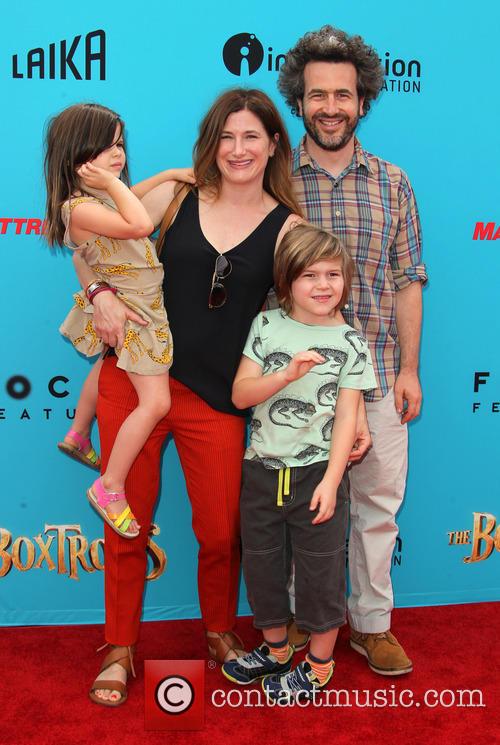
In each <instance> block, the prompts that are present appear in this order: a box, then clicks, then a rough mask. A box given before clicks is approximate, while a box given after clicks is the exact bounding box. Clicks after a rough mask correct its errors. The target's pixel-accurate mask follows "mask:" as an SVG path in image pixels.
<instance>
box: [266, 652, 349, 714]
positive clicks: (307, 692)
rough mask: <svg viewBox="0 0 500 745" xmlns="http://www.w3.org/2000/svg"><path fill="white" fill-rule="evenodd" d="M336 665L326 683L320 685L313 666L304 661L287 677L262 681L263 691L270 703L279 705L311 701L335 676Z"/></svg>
mask: <svg viewBox="0 0 500 745" xmlns="http://www.w3.org/2000/svg"><path fill="white" fill-rule="evenodd" d="M334 667H335V663H334V662H333V663H332V670H331V672H330V675H329V676H328V678H327V679H326V680H325V682H324V683H320V682H319V680H318V678H317V677H316V676H315V674H314V673H313V671H312V668H311V665H310V664H309V663H308V662H306V661H305V660H304V662H300V663H299V664H298V665H297V667H296V668H295V670H292V671H291V672H289V673H287V674H286V675H270V676H268V677H267V678H264V680H263V681H262V690H263V691H264V693H265V694H266V697H267V699H268V701H273V702H276V703H279V704H284V705H287V704H290V703H293V701H294V700H295V699H300V700H302V701H303V700H304V699H310V698H313V697H314V691H315V690H318V689H320V688H324V687H325V686H326V684H327V683H328V681H329V680H330V678H331V677H332V675H333V668H334Z"/></svg>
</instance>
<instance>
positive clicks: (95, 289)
mask: <svg viewBox="0 0 500 745" xmlns="http://www.w3.org/2000/svg"><path fill="white" fill-rule="evenodd" d="M105 290H106V291H108V290H109V292H112V293H113V294H114V295H116V287H112V286H111V285H110V284H108V282H105V281H104V280H101V279H97V280H94V282H91V283H90V284H89V285H87V287H86V288H85V295H86V296H87V300H88V301H89V303H92V301H93V299H94V298H95V296H96V295H98V294H99V292H104V291H105Z"/></svg>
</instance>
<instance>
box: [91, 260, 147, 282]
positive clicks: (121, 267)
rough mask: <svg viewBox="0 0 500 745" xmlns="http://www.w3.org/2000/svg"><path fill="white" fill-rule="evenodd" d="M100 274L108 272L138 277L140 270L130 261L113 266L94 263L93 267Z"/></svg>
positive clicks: (133, 277) (114, 274)
mask: <svg viewBox="0 0 500 745" xmlns="http://www.w3.org/2000/svg"><path fill="white" fill-rule="evenodd" d="M91 268H92V269H93V270H94V271H95V272H97V273H98V274H108V275H113V276H120V277H132V279H137V277H138V276H139V272H138V271H137V270H136V269H134V266H133V264H131V263H130V262H128V263H126V264H125V263H123V264H114V265H113V266H103V265H102V264H94V265H93V266H92V267H91Z"/></svg>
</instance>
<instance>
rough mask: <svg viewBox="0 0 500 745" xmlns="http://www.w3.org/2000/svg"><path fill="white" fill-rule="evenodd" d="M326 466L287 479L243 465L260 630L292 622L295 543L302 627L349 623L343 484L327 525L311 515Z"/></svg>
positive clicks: (246, 538)
mask: <svg viewBox="0 0 500 745" xmlns="http://www.w3.org/2000/svg"><path fill="white" fill-rule="evenodd" d="M326 467H327V461H322V462H321V463H313V464H312V465H310V466H300V467H299V468H290V469H286V470H288V471H289V473H288V476H287V477H286V478H285V476H286V474H285V469H281V471H279V470H270V469H267V468H264V466H263V465H261V464H260V463H259V462H258V461H251V460H245V461H243V480H242V491H241V503H240V507H241V538H242V543H243V571H244V575H245V582H246V585H247V590H248V600H249V603H250V606H251V608H252V611H253V613H254V625H255V626H256V628H259V629H266V628H272V627H274V626H281V625H282V624H286V623H287V622H288V620H289V619H290V604H289V597H288V591H287V585H288V581H289V561H288V560H287V555H288V552H287V551H286V547H287V543H288V540H289V541H290V543H291V549H292V555H293V560H294V562H295V618H296V621H297V625H298V626H299V628H301V629H304V630H306V631H310V632H323V631H328V630H329V629H334V628H337V627H339V626H342V625H343V624H344V623H345V605H346V603H345V595H346V580H345V575H346V571H345V564H346V555H345V550H346V530H347V519H348V496H347V493H346V492H345V490H344V489H342V488H341V487H339V489H338V491H337V506H336V508H335V513H334V515H333V517H332V518H331V519H330V520H328V521H327V522H324V523H320V524H319V525H312V523H311V521H312V520H313V518H314V515H315V514H316V513H313V512H310V510H309V504H310V502H311V499H312V495H313V492H314V489H315V488H316V486H317V485H318V484H319V482H320V481H321V479H322V478H323V476H324V473H325V471H326ZM280 473H281V476H280ZM287 482H288V483H287ZM280 484H281V485H280ZM287 486H288V488H287ZM284 492H289V493H284Z"/></svg>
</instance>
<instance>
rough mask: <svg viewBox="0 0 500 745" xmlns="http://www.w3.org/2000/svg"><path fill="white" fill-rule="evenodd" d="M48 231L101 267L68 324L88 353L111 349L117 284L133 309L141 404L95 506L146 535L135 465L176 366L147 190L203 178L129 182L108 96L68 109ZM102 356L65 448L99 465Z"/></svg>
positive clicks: (53, 162) (131, 333)
mask: <svg viewBox="0 0 500 745" xmlns="http://www.w3.org/2000/svg"><path fill="white" fill-rule="evenodd" d="M45 179H46V185H47V209H46V232H45V235H46V238H47V241H48V243H49V245H50V246H53V245H57V244H58V245H61V244H64V245H66V246H67V247H68V248H70V249H72V250H73V251H74V262H75V265H76V266H77V265H78V256H79V255H80V256H81V257H82V258H84V259H85V261H86V263H87V264H88V265H90V267H91V268H92V270H93V272H94V278H93V281H91V282H90V283H89V284H88V285H87V287H86V289H85V291H81V292H78V293H77V294H76V295H74V300H75V305H74V307H73V308H72V310H71V311H70V313H69V315H68V316H67V318H66V319H65V321H64V322H63V324H62V326H61V332H62V333H63V334H64V335H65V336H66V337H68V338H69V339H70V340H71V342H72V343H73V345H74V346H75V347H76V349H77V350H78V351H79V352H81V353H83V354H84V355H86V356H87V357H94V356H96V355H100V354H102V353H103V352H104V351H105V347H104V345H103V343H102V341H101V340H100V339H99V338H98V337H97V334H96V332H95V329H94V326H93V323H92V313H93V307H92V302H93V299H94V298H95V297H96V295H97V294H98V293H100V292H104V291H108V292H113V293H115V294H117V295H118V297H120V299H121V300H123V301H124V302H125V303H126V304H127V306H128V308H129V309H130V311H129V312H127V321H126V324H125V328H124V334H123V338H122V339H119V341H118V346H117V348H116V354H117V356H118V363H117V365H118V367H120V368H122V369H124V370H125V371H126V372H127V374H128V376H129V378H130V381H131V383H132V385H133V386H134V389H135V392H136V394H137V398H138V404H137V406H136V408H135V409H134V410H133V411H132V413H131V414H130V415H129V416H128V417H127V419H126V420H125V421H124V422H123V424H122V426H121V427H120V428H119V430H118V432H117V435H116V439H115V441H114V445H113V449H112V451H111V455H110V458H109V462H108V463H107V466H106V470H105V471H104V473H103V474H102V476H101V477H100V478H98V479H97V480H96V481H95V482H94V483H93V484H92V486H91V487H90V488H89V489H88V492H87V496H88V498H89V500H90V503H91V504H92V506H93V507H94V508H95V509H96V510H97V512H99V514H100V515H101V516H102V517H103V519H104V520H105V521H106V522H107V523H108V524H109V525H110V526H111V527H112V528H113V529H114V530H115V531H116V532H117V533H119V534H120V535H122V536H123V537H124V538H134V537H136V536H137V535H139V527H140V526H139V525H138V524H137V522H136V520H135V518H134V515H133V514H132V512H131V510H130V507H129V506H128V504H127V500H126V495H125V481H126V478H127V474H128V472H129V470H130V468H131V466H132V464H133V462H134V460H135V458H136V457H137V454H138V453H139V452H140V450H141V448H142V446H143V445H144V442H145V441H146V440H147V438H148V436H149V434H150V433H151V431H152V430H153V428H154V427H155V425H156V423H157V422H158V421H159V420H160V419H161V418H162V417H163V416H165V415H166V414H167V413H168V410H169V408H170V391H169V379H168V370H169V368H170V366H171V364H172V338H171V335H170V330H169V325H168V320H167V315H166V312H165V308H164V305H163V288H162V283H163V267H162V265H161V264H160V262H159V261H158V257H157V255H156V251H155V248H154V246H153V244H152V243H151V242H150V241H149V239H148V237H147V236H148V235H149V234H150V233H151V232H152V231H153V230H154V226H153V224H152V222H151V219H150V217H149V215H148V213H147V212H146V210H145V208H144V206H143V205H142V203H141V201H140V200H141V198H142V197H143V196H144V195H145V194H146V193H148V192H149V191H150V190H151V189H153V188H154V187H155V186H157V185H159V184H160V183H163V182H166V181H169V180H176V179H178V180H182V181H191V182H192V181H193V180H194V179H193V178H192V176H191V175H190V172H189V171H188V170H187V169H178V170H168V171H163V172H162V173H160V174H157V175H156V176H153V177H152V178H150V179H147V180H146V181H144V182H141V183H140V184H138V185H137V186H135V187H132V188H131V189H129V188H128V186H127V184H128V170H127V165H126V152H125V139H124V124H123V122H122V120H121V119H120V117H119V115H118V114H116V113H115V112H114V111H111V110H110V109H107V108H105V107H104V106H100V105H98V104H90V103H89V104H76V105H74V106H70V107H69V108H68V109H65V110H64V111H63V112H61V113H60V114H59V115H58V116H56V117H55V118H54V119H52V121H51V122H50V124H49V127H48V131H47V143H46V156H45ZM101 364H102V359H99V360H98V361H97V362H96V363H95V364H94V366H93V368H92V370H91V372H90V373H89V375H88V377H87V379H86V381H85V383H84V385H83V388H82V392H81V395H80V399H79V401H78V406H77V409H76V413H75V419H74V423H73V427H72V429H70V430H69V432H68V433H67V435H66V437H65V438H64V441H63V442H61V443H59V445H58V446H59V448H60V449H61V450H63V451H64V452H66V453H67V454H69V455H71V456H72V457H74V458H76V459H78V460H79V461H81V462H83V463H86V464H87V465H90V466H92V467H94V468H99V465H100V464H99V459H98V457H97V455H96V454H95V451H94V450H93V448H92V446H91V444H90V440H89V432H90V427H91V424H92V420H93V419H94V417H95V410H96V402H97V381H98V377H99V372H100V367H101Z"/></svg>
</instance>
